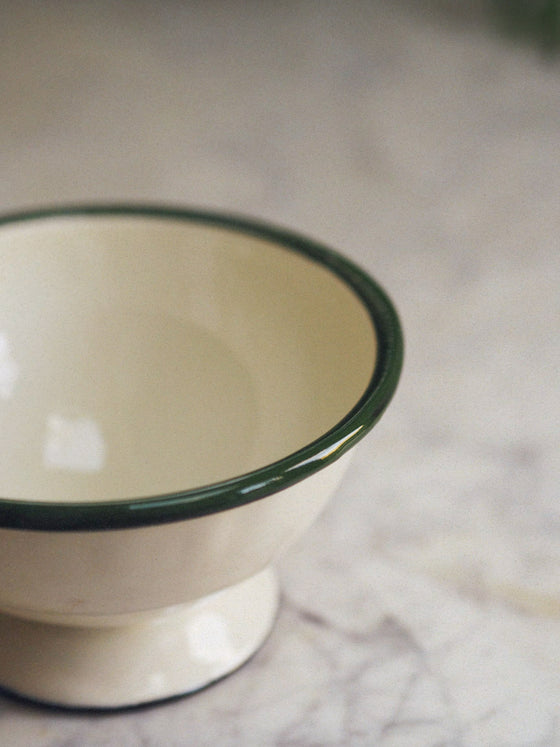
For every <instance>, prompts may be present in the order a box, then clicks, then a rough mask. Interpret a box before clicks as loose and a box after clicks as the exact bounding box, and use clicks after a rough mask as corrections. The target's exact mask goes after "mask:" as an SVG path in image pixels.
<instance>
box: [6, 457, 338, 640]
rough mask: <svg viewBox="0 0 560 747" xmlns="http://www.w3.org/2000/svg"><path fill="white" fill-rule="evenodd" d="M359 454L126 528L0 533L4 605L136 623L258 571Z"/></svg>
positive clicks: (10, 609)
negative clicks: (272, 488) (222, 503)
mask: <svg viewBox="0 0 560 747" xmlns="http://www.w3.org/2000/svg"><path fill="white" fill-rule="evenodd" d="M350 456H351V452H348V453H346V454H345V455H344V456H342V457H341V458H340V459H338V460H336V461H335V462H332V463H330V464H329V465H328V466H326V467H325V468H324V469H322V470H320V471H318V472H315V473H314V474H312V475H310V476H309V477H308V478H306V479H304V480H302V481H300V482H297V483H295V484H294V485H292V486H290V487H288V488H286V489H284V490H281V491H279V492H277V493H274V494H272V495H269V496H267V497H266V498H261V499H259V500H256V501H253V502H251V503H246V504H244V505H242V506H239V507H236V508H233V509H229V510H226V511H220V512H218V513H214V514H210V515H207V516H203V517H199V518H194V519H189V520H185V521H177V522H172V523H167V524H161V525H155V526H148V527H136V528H131V529H124V530H100V531H81V532H73V531H58V532H57V531H37V530H19V529H1V530H0V567H2V568H3V569H4V573H3V575H2V578H1V579H0V610H1V611H3V612H6V613H9V614H13V615H17V616H19V617H25V618H28V619H34V620H41V621H45V622H53V623H67V624H78V625H80V624H83V625H103V624H115V623H118V622H119V621H121V622H123V623H128V622H130V621H131V620H132V619H136V618H138V617H139V616H140V617H141V616H142V615H145V614H150V612H151V611H153V610H157V609H161V608H164V607H170V606H173V605H177V604H184V603H186V602H189V601H193V600H196V599H200V598H202V597H206V596H207V595H209V594H211V593H213V592H215V591H219V590H221V589H225V588H227V587H229V586H232V585H234V584H237V583H239V582H241V581H243V580H244V579H247V578H249V577H251V576H254V575H255V574H257V573H259V572H260V571H261V570H263V569H264V568H265V567H267V566H268V565H269V564H270V563H271V562H272V561H274V559H275V558H277V557H278V556H279V555H280V554H281V553H282V552H283V551H284V550H285V549H286V548H287V547H288V546H289V545H290V544H291V543H292V542H293V541H294V540H295V539H297V538H298V537H299V536H300V535H301V534H302V533H303V532H304V530H305V529H307V527H309V525H310V524H311V523H312V522H313V521H314V519H315V518H316V516H317V515H318V513H319V512H320V511H321V509H322V508H323V506H324V505H325V503H326V502H327V501H328V500H329V498H330V497H331V495H332V493H333V492H334V491H335V490H336V487H337V486H338V483H339V482H340V480H341V478H342V476H343V474H344V471H345V469H346V467H347V463H348V459H349V457H350Z"/></svg>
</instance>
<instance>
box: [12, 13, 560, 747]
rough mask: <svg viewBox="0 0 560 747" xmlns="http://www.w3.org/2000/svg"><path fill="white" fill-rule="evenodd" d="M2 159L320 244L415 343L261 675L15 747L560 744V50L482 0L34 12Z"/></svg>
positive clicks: (35, 199) (47, 181)
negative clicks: (345, 259) (508, 27)
mask: <svg viewBox="0 0 560 747" xmlns="http://www.w3.org/2000/svg"><path fill="white" fill-rule="evenodd" d="M466 6H467V7H468V8H469V10H468V11H467V10H465V7H466ZM461 8H463V10H462V11H461ZM0 164H1V171H0V173H1V177H2V178H1V179H0V209H2V210H8V209H15V208H21V207H29V206H36V205H39V204H41V205H43V204H45V203H53V202H57V203H59V202H68V201H72V202H75V201H84V200H93V199H95V200H104V201H107V200H133V199H136V200H157V201H159V202H162V201H163V202H173V203H180V204H197V205H206V206H212V207H220V208H226V209H230V210H236V211H241V212H245V213H250V214H253V215H257V216H260V217H263V218H267V219H269V220H271V221H274V222H277V223H281V224H285V225H288V226H290V227H292V228H295V229H298V230H300V231H303V232H305V233H308V234H311V235H313V236H315V237H316V238H318V239H321V240H323V241H324V242H326V243H330V244H332V245H333V246H335V247H337V248H338V249H340V250H341V251H343V252H344V253H346V254H347V255H349V256H351V257H352V258H354V259H355V260H356V261H358V262H360V263H361V264H362V265H364V267H366V268H367V269H368V270H369V271H371V272H372V273H373V274H374V275H375V276H376V277H377V278H378V279H379V280H380V281H381V282H382V283H383V284H384V285H385V286H386V287H387V289H388V290H389V292H390V293H391V295H392V296H393V298H394V299H395V301H396V303H397V305H398V307H399V309H400V312H401V315H402V320H403V324H404V327H405V332H406V337H407V358H406V364H405V372H404V375H403V379H402V384H401V387H400V389H399V391H398V394H397V397H396V399H395V401H394V403H393V405H392V406H391V408H390V409H389V411H388V412H387V414H386V416H385V417H384V419H383V420H382V421H381V423H380V424H379V426H378V427H377V428H376V429H375V430H374V432H373V433H372V434H371V436H370V437H369V438H368V439H366V441H365V442H363V444H362V445H361V446H360V447H359V449H358V450H357V451H356V454H355V457H354V462H353V465H352V467H351V469H350V472H349V474H348V477H347V479H346V480H345V482H344V484H343V485H342V487H341V488H340V490H339V493H338V495H337V496H336V498H335V499H334V500H333V501H332V503H331V504H330V506H329V508H328V509H327V511H326V512H325V513H324V514H323V516H322V518H321V519H320V520H319V521H318V522H317V524H316V525H315V526H314V527H313V529H312V530H311V531H310V532H309V533H308V534H307V535H306V536H305V538H304V539H303V540H302V541H301V542H300V543H299V544H298V545H297V546H296V547H294V548H293V549H292V551H291V552H290V553H288V555H287V556H286V557H285V559H284V560H283V562H282V563H281V564H280V571H281V576H282V582H283V591H284V601H283V605H282V609H281V613H280V617H279V620H278V623H277V625H276V628H275V629H274V632H273V634H272V636H271V637H270V638H269V640H268V642H267V643H266V645H265V646H264V647H263V648H262V649H261V651H260V652H259V653H258V654H257V655H256V656H255V657H254V658H253V659H252V660H251V662H250V663H249V664H247V665H246V666H245V667H244V668H243V669H242V670H240V671H239V672H238V673H236V674H235V675H233V676H231V677H229V678H227V679H225V680H223V681H222V682H220V683H219V684H217V685H215V686H213V687H211V688H209V689H207V690H205V691H203V692H201V693H199V694H197V695H195V696H192V697H189V698H185V699H181V700H177V701H175V702H172V703H168V704H166V705H162V706H159V707H154V708H149V709H144V710H140V711H130V712H126V713H121V714H117V715H104V716H103V715H94V714H89V715H84V714H68V713H64V712H58V711H49V710H44V709H41V708H37V707H34V706H31V705H29V704H26V703H22V702H16V701H13V700H10V699H8V698H0V744H2V745H10V747H20V746H27V745H32V746H37V747H43V746H45V747H55V746H62V745H68V746H70V745H79V746H80V747H94V746H98V745H99V746H100V745H115V746H116V745H119V747H132V746H134V745H148V746H152V745H154V746H160V745H161V747H170V746H172V745H244V746H247V745H258V746H260V745H294V746H295V745H321V746H322V745H381V746H382V747H389V745H396V746H397V747H407V746H408V745H410V746H411V747H412V746H414V747H436V745H439V746H441V747H443V746H446V747H447V746H449V747H451V746H452V747H479V746H480V747H521V746H522V745H523V746H524V747H529V745H531V746H532V747H537V745H538V746H539V747H554V746H555V745H560V497H559V494H558V485H559V483H560V480H559V448H558V447H559V440H560V432H559V428H558V421H559V416H560V394H559V391H558V371H559V370H560V342H559V332H560V324H559V323H560V295H559V288H560V247H559V235H560V200H559V195H560V64H559V63H558V62H551V61H550V60H546V59H544V58H543V57H542V55H541V54H540V53H539V52H538V50H536V49H535V48H534V47H532V46H531V45H530V44H529V43H524V42H523V41H518V42H515V43H514V42H512V41H509V40H506V39H504V38H502V37H500V36H499V35H497V34H495V33H494V32H493V31H492V29H491V28H490V26H489V24H488V22H487V20H486V18H485V13H484V5H483V3H478V2H476V3H472V4H468V3H463V4H461V3H458V2H451V0H448V2H439V3H436V2H435V1H434V2H426V1H424V0H421V1H420V2H418V3H411V2H404V0H403V1H402V2H401V1H397V2H389V0H387V1H386V2H366V1H365V0H364V1H363V2H354V1H352V2H345V3H335V2H330V1H327V2H288V3H278V4H274V3H272V2H268V0H267V1H266V2H260V3H258V2H248V3H241V2H234V3H225V2H209V3H206V4H204V3H197V2H187V3H179V2H173V1H172V0H164V1H163V2H161V3H152V2H137V3H132V2H119V3H116V2H92V3H88V4H86V3H84V4H80V3H70V2H61V3H31V2H22V3H5V4H3V5H2V6H1V8H0ZM0 645H1V643H0Z"/></svg>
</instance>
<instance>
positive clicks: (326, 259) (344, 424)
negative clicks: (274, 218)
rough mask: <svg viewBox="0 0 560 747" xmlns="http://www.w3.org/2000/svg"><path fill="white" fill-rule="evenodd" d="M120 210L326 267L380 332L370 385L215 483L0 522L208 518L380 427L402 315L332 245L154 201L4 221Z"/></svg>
mask: <svg viewBox="0 0 560 747" xmlns="http://www.w3.org/2000/svg"><path fill="white" fill-rule="evenodd" d="M77 215H106V216H108V215H122V216H133V215H138V216H142V217H154V218H160V219H161V218H166V219H169V220H174V221H188V222H196V223H201V224H207V225H210V226H218V227H222V228H228V229H230V230H232V231H236V232H240V233H245V234H248V235H252V236H258V237H260V238H263V239H267V240H269V241H273V242H275V243H276V244H277V245H280V246H281V247H283V248H285V249H286V250H289V251H295V252H299V253H301V254H303V255H305V256H307V257H309V258H310V259H312V260H314V261H316V262H318V263H320V264H321V265H323V266H324V267H327V268H328V269H329V270H330V271H331V272H333V273H334V274H335V275H336V276H338V277H339V278H340V279H341V280H343V281H344V282H345V283H346V285H347V286H349V287H350V288H352V290H353V291H354V292H355V293H356V295H357V296H358V297H359V298H360V300H361V301H362V303H363V304H364V306H365V307H366V309H367V311H368V313H369V315H370V317H371V320H372V323H373V326H374V327H375V330H376V333H377V337H378V355H377V361H376V365H375V369H374V371H373V374H372V376H371V379H370V381H369V384H368V387H367V389H366V391H365V392H364V394H363V395H362V397H361V399H360V400H359V401H358V402H357V404H356V405H355V407H354V408H353V409H352V410H351V411H350V412H349V413H348V414H347V415H346V417H344V418H343V419H342V420H341V421H340V422H339V423H337V424H336V425H335V426H334V427H333V428H332V429H331V430H329V431H328V432H327V433H325V434H324V435H322V436H321V437H320V438H318V439H317V440H315V441H313V442H312V443H310V444H308V445H307V446H305V447H304V448H302V449H300V450H298V451H296V452H294V453H292V454H289V455H287V456H286V457H284V458H283V459H280V460H279V461H277V462H274V463H272V464H268V465H266V466H264V467H262V468H260V469H257V470H254V471H252V472H249V473H247V474H244V475H240V476H238V477H235V478H233V479H230V480H224V481H222V482H219V483H215V484H212V485H207V486H203V487H200V488H195V489H190V490H185V491H181V492H175V493H166V494H163V495H156V496H150V497H144V498H133V499H123V500H117V501H95V502H91V503H81V502H80V503H67V502H64V503H55V502H48V503H46V502H39V501H24V500H13V499H3V498H2V499H0V527H6V528H17V529H33V530H44V531H68V530H74V531H84V530H101V529H124V528H128V527H138V526H148V525H152V524H163V523H167V522H173V521H180V520H184V519H191V518H195V517H199V516H205V515H207V514H212V513H215V512H217V511H224V510H227V509H230V508H234V507H235V506H241V505H243V504H245V503H250V502H252V501H256V500H258V499H260V498H264V497H265V496H267V495H270V494H272V493H276V492H277V491H279V490H282V489H284V488H287V487H289V486H290V485H293V484H294V483H296V482H299V481H300V480H303V479H304V478H305V477H308V476H309V475H311V474H313V473H314V472H317V471H318V470H320V469H322V468H323V467H325V466H327V465H328V464H330V463H331V462H333V461H334V460H336V459H338V458H339V457H340V456H342V454H344V453H345V452H346V451H347V450H348V449H350V448H351V447H352V446H353V445H354V444H355V443H356V442H357V441H358V440H360V439H361V438H363V436H365V435H366V433H368V431H369V430H370V429H371V428H372V427H373V426H374V425H375V423H376V422H377V421H378V419H379V418H380V416H381V415H382V413H383V411H384V410H385V408H386V407H387V405H388V404H389V402H390V401H391V398H392V396H393V394H394V392H395V389H396V387H397V383H398V380H399V376H400V372H401V368H402V361H403V336H402V331H401V326H400V323H399V319H398V316H397V313H396V311H395V309H394V307H393V304H392V303H391V301H390V299H389V298H388V297H387V295H386V294H385V292H384V291H383V290H382V289H381V288H380V287H379V285H378V284H377V283H376V282H375V281H374V280H373V279H372V278H371V277H370V276H369V275H367V274H366V273H365V272H364V271H363V270H361V269H360V268H359V267H358V266H357V265H355V264H354V263H353V262H351V261H349V260H348V259H346V258H344V257H342V256H341V255H340V254H338V253H337V252H335V251H333V250H332V249H330V248H327V247H325V246H322V245H321V244H318V243H316V242H314V241H312V240H309V239H307V238H304V237H302V236H299V235H298V234H295V233H292V232H291V231H286V230H284V229H282V228H277V227H273V226H269V225H267V224H265V223H262V222H259V221H256V220H253V219H249V218H244V217H240V216H237V215H230V214H223V213H218V212H213V211H208V210H199V209H195V210H187V209H176V208H170V207H162V206H157V205H93V206H82V205H77V206H69V207H56V208H48V209H43V210H36V211H32V212H24V213H17V214H10V215H6V216H4V217H0V225H5V224H10V223H15V222H22V221H30V220H36V219H41V218H48V217H55V216H77Z"/></svg>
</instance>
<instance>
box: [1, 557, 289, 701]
mask: <svg viewBox="0 0 560 747" xmlns="http://www.w3.org/2000/svg"><path fill="white" fill-rule="evenodd" d="M277 608H278V585H277V581H276V577H275V575H274V572H273V571H272V570H271V569H266V570H264V571H262V572H260V573H258V574H257V575H255V576H253V577H251V578H249V579H247V580H245V581H243V582H242V583H239V584H236V585H235V586H232V587H229V588H227V589H224V590H222V591H218V592H216V593H214V594H211V595H210V596H208V597H204V598H203V599H199V600H197V601H195V602H192V603H190V604H185V605H177V606H174V607H170V608H166V609H163V610H159V611H156V612H153V613H150V614H143V615H142V616H141V617H139V618H137V619H136V620H135V621H134V622H133V623H127V624H115V625H111V624H110V623H109V624H108V623H107V622H104V624H103V625H100V626H99V627H86V626H74V625H55V624H51V623H44V622H37V621H32V620H25V619H22V618H18V617H14V616H11V615H5V614H0V641H1V645H0V687H2V688H4V689H5V690H7V691H11V692H13V693H14V694H17V695H20V696H23V697H26V698H29V699H33V700H37V701H41V702H43V703H47V704H51V705H57V706H62V707H69V708H102V709H108V708H123V707H127V706H135V705H141V704H146V703H150V702H155V701H158V700H163V699H165V698H170V697H173V696H177V695H181V694H187V693H191V692H194V691H196V690H199V689H201V688H203V687H205V686H206V685H209V684H211V683H212V682H214V681H216V680H218V679H220V678H221V677H223V676H225V675H226V674H229V673H230V672H232V671H234V670H235V669H237V668H238V667H239V666H241V664H243V663H244V662H245V661H247V659H249V658H250V656H251V655H252V654H253V653H254V652H255V651H257V650H258V648H259V647H260V646H261V644H262V643H263V642H264V640H265V638H266V637H267V635H268V633H269V631H270V629H271V628H272V625H273V623H274V619H275V616H276V611H277Z"/></svg>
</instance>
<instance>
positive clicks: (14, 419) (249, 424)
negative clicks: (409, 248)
mask: <svg viewBox="0 0 560 747" xmlns="http://www.w3.org/2000/svg"><path fill="white" fill-rule="evenodd" d="M401 356H402V340H401V336H400V330H399V327H398V321H397V319H396V316H395V315H394V311H393V309H392V307H391V304H390V302H389V301H388V300H387V298H386V297H385V296H384V294H383V293H382V291H381V290H380V289H379V288H378V287H377V286H376V285H375V283H374V282H373V281H372V280H371V279H370V278H368V277H367V276H366V275H364V273H362V272H361V271H360V270H358V269H357V268H355V267H354V266H353V265H352V264H351V263H349V262H348V261H347V260H344V259H342V258H341V257H339V255H336V254H335V253H333V252H331V251H329V250H326V249H324V248H322V247H319V246H317V245H316V244H313V243H312V242H309V241H306V240H304V239H301V238H300V237H297V236H294V235H292V234H288V233H286V232H283V231H279V230H277V229H272V228H269V227H266V226H262V225H260V224H256V223H253V222H251V221H245V220H241V219H238V218H230V217H227V216H225V217H224V216H219V215H215V214H207V213H195V212H188V211H173V210H163V209H157V208H89V209H85V208H83V209H73V210H60V211H49V212H44V213H38V214H32V215H31V214H30V215H21V216H12V217H9V218H6V219H4V220H3V221H2V222H1V224H0V496H2V499H1V500H0V610H1V614H0V639H1V640H2V641H3V645H2V646H1V647H0V685H2V686H4V687H5V688H8V689H9V690H12V691H14V692H17V693H20V694H23V695H26V696H28V697H32V698H36V699H40V700H43V701H47V702H51V703H56V704H61V705H68V706H85V707H102V708H107V707H120V706H124V705H133V704H137V703H144V702H148V701H153V700H158V699H162V698H166V697H170V696H172V695H176V694H178V693H184V692H191V691H193V690H196V689H198V688H200V687H202V686H204V685H206V684H208V683H209V682H212V681H214V680H215V679H217V678H219V677H221V676H223V675H224V674H226V673H228V672H230V671H232V670H233V669H235V668H236V667H238V666H239V665H240V664H241V663H242V662H243V661H245V660H246V659H247V658H248V657H249V656H250V655H251V653H253V652H254V651H255V649H256V648H257V647H258V646H259V645H260V644H261V643H262V641H263V640H264V638H265V636H266V635H267V633H268V631H269V629H270V627H271V625H272V621H273V618H274V614H275V610H276V605H277V589H276V583H275V580H274V577H273V573H272V571H271V570H270V565H271V563H272V562H273V561H274V559H275V558H276V557H277V556H278V555H279V554H280V553H281V552H282V551H283V550H284V549H285V548H286V547H287V546H289V544H290V543H291V542H292V541H293V540H294V539H295V538H296V537H297V536H298V535H299V534H300V533H301V532H302V531H303V530H304V529H305V528H306V527H307V526H309V524H310V523H311V522H312V521H313V519H314V518H315V517H316V515H317V514H318V512H319V511H320V510H321V508H322V507H323V505H324V504H325V502H326V501H327V500H328V498H329V497H330V495H331V494H332V493H333V491H334V490H335V489H336V485H337V484H338V481H339V480H340V478H341V477H342V474H343V471H344V468H345V466H346V462H347V455H348V449H349V448H350V447H351V446H352V445H353V444H354V443H355V442H356V441H357V440H358V439H359V438H361V437H362V436H363V435H364V434H365V433H366V432H367V431H368V430H369V428H370V427H371V426H372V425H373V423H374V422H375V421H376V420H377V418H378V417H379V415H380V414H381V412H382V411H383V409H384V408H385V406H386V405H387V404H388V402H389V400H390V397H391V395H392V393H393V391H394V389H395V386H396V383H397V379H398V375H399V370H400V365H401Z"/></svg>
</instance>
